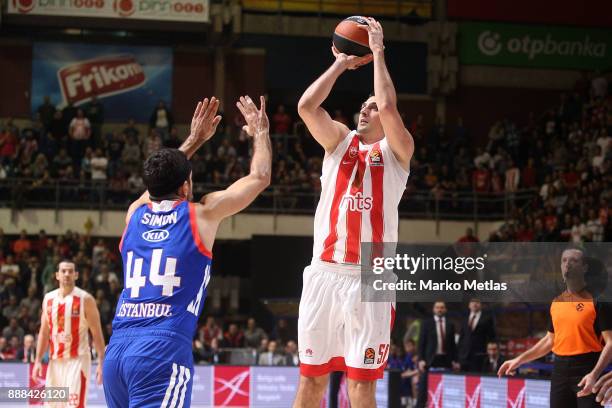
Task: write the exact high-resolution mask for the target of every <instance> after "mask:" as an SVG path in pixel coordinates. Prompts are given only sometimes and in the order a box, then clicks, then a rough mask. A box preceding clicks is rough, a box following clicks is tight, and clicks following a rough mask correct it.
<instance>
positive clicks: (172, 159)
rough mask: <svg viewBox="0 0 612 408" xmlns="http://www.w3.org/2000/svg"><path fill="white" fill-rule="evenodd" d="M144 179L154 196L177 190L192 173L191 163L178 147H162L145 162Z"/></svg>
mask: <svg viewBox="0 0 612 408" xmlns="http://www.w3.org/2000/svg"><path fill="white" fill-rule="evenodd" d="M143 167H144V168H143V174H142V179H143V181H144V184H145V186H146V187H147V190H148V191H149V194H150V195H151V196H152V197H163V196H166V195H168V194H171V193H174V192H176V190H177V189H178V188H179V187H180V186H182V185H183V183H184V182H185V181H186V180H189V175H190V174H191V163H189V160H187V156H185V153H183V152H181V151H180V150H178V149H166V148H164V149H160V150H158V151H156V152H154V153H153V154H151V155H150V156H149V157H148V158H147V160H145V162H144V166H143Z"/></svg>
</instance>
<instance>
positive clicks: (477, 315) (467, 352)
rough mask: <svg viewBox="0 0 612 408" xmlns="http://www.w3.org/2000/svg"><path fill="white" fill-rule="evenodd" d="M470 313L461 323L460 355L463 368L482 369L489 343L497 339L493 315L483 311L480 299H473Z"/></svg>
mask: <svg viewBox="0 0 612 408" xmlns="http://www.w3.org/2000/svg"><path fill="white" fill-rule="evenodd" d="M468 307H469V309H470V313H469V315H468V316H467V317H466V319H465V320H464V322H463V324H462V325H461V332H460V337H459V345H458V351H459V352H458V355H459V363H460V364H461V370H463V371H474V372H477V371H480V369H481V368H482V365H483V360H484V359H485V356H486V354H487V343H489V342H491V341H495V322H494V321H493V317H492V316H491V315H489V314H488V313H484V312H483V311H482V304H481V303H480V300H479V299H475V298H474V299H471V300H470V303H469V306H468Z"/></svg>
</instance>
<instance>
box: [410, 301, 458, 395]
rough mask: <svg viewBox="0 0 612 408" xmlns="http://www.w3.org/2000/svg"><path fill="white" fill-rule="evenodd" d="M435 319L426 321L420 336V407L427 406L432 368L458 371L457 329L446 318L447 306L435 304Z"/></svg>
mask: <svg viewBox="0 0 612 408" xmlns="http://www.w3.org/2000/svg"><path fill="white" fill-rule="evenodd" d="M433 314H434V315H433V317H431V318H428V319H425V320H424V321H423V324H422V326H421V334H420V336H419V349H418V354H419V371H421V378H420V379H419V395H418V402H417V406H418V407H425V405H426V404H427V373H428V371H429V369H430V368H447V369H449V368H453V369H454V370H457V369H458V368H459V364H458V363H457V358H456V357H457V352H456V345H455V328H454V327H453V325H452V324H451V322H450V321H448V319H447V318H446V304H445V303H444V302H442V301H438V302H435V303H434V306H433Z"/></svg>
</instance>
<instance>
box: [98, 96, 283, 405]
mask: <svg viewBox="0 0 612 408" xmlns="http://www.w3.org/2000/svg"><path fill="white" fill-rule="evenodd" d="M237 106H238V109H240V112H241V113H242V115H243V116H244V118H245V121H246V125H245V127H244V129H245V130H246V132H247V134H248V135H249V136H251V137H252V138H253V150H254V152H253V157H252V160H251V169H250V173H249V174H248V175H247V176H245V177H243V178H241V179H240V180H238V181H236V182H235V183H234V184H232V185H231V186H229V187H228V188H227V189H226V190H223V191H217V192H213V193H210V194H207V195H206V196H204V197H203V198H202V199H201V200H200V202H198V203H191V202H190V201H191V199H192V196H193V195H192V174H191V173H192V172H191V165H190V163H189V159H190V158H191V156H192V155H193V154H194V153H195V152H196V151H197V150H198V149H199V148H200V147H201V146H202V145H203V144H204V143H205V142H206V141H207V140H209V139H210V138H211V137H212V136H213V134H214V133H215V129H216V128H217V125H218V124H219V121H220V120H221V117H220V116H217V109H218V107H219V101H218V100H217V99H216V98H214V97H213V98H211V99H210V101H209V100H208V99H204V101H202V102H200V103H198V106H197V108H196V110H195V114H194V116H193V120H192V122H191V134H190V135H189V136H188V137H187V139H186V140H185V142H184V143H183V145H182V146H181V147H180V148H179V149H161V150H159V151H157V152H155V153H153V154H152V155H151V156H150V157H149V158H147V160H146V161H145V163H144V175H143V179H144V182H145V185H146V187H147V191H146V192H145V193H144V194H143V195H142V197H140V198H139V199H138V200H136V201H135V202H134V203H132V205H130V208H129V210H128V212H127V216H126V229H125V232H124V234H123V238H122V240H121V243H120V245H119V249H120V251H121V256H122V258H123V265H124V281H125V288H124V289H123V291H122V293H121V296H120V298H119V301H118V303H117V310H116V312H115V318H114V320H113V335H112V337H111V339H110V343H109V345H108V348H107V352H106V359H105V361H104V395H105V397H106V403H107V406H108V407H110V408H123V407H125V408H127V407H139V408H153V407H155V408H160V407H161V408H169V407H173V408H180V407H189V406H190V404H191V389H192V384H193V381H192V379H193V356H192V353H191V342H192V339H193V336H194V334H195V331H196V325H197V321H198V317H199V316H200V313H201V311H202V308H203V304H204V299H205V298H206V287H207V285H208V281H209V279H210V266H211V262H212V252H211V250H212V247H213V243H214V240H215V235H216V232H217V228H218V226H219V223H220V222H221V221H222V220H223V219H224V218H226V217H229V216H231V215H233V214H236V213H237V212H239V211H241V210H243V209H244V208H245V207H246V206H248V205H249V204H250V203H251V202H252V201H253V200H254V199H255V198H256V197H257V196H258V195H259V193H261V192H262V191H263V190H264V189H265V188H266V187H267V186H268V185H269V184H270V174H271V170H270V168H271V148H270V137H269V131H268V129H269V123H268V117H267V116H266V112H265V108H266V105H265V101H264V99H263V97H261V108H260V109H259V110H258V109H257V107H256V106H255V104H254V103H253V101H252V100H251V98H249V97H248V96H245V97H241V98H240V101H239V102H238V103H237Z"/></svg>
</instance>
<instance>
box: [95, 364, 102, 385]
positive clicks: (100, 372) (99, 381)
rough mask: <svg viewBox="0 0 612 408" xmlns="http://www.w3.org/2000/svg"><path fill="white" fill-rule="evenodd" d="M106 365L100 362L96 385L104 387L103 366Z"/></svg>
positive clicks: (97, 369)
mask: <svg viewBox="0 0 612 408" xmlns="http://www.w3.org/2000/svg"><path fill="white" fill-rule="evenodd" d="M103 365H104V364H103V363H102V362H101V361H100V362H98V368H96V384H98V385H102V366H103Z"/></svg>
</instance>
